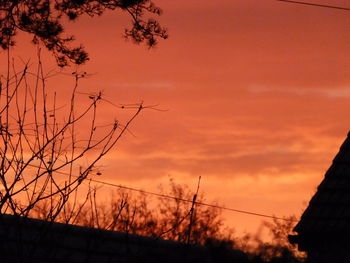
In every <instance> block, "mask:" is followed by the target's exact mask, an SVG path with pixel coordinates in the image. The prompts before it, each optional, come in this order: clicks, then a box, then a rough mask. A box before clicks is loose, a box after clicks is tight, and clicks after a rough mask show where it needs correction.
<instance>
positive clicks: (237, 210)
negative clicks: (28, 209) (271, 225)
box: [29, 165, 298, 222]
mask: <svg viewBox="0 0 350 263" xmlns="http://www.w3.org/2000/svg"><path fill="white" fill-rule="evenodd" d="M29 166H32V167H36V166H35V165H29ZM55 172H56V173H58V174H62V175H71V174H69V173H66V172H61V171H55ZM72 176H74V177H77V178H78V177H79V176H76V175H72ZM86 179H87V180H89V181H91V182H95V183H99V184H103V185H108V186H111V187H117V188H120V189H125V190H130V191H134V192H139V193H143V194H148V195H153V196H157V197H160V198H167V199H172V200H178V201H181V202H184V203H192V204H197V205H201V206H207V207H212V208H217V209H222V210H226V211H231V212H235V213H240V214H246V215H251V216H259V217H265V218H270V219H278V220H283V221H291V219H287V218H283V217H278V216H273V215H267V214H262V213H258V212H252V211H248V210H241V209H236V208H229V207H224V206H219V205H213V204H208V203H204V202H197V201H195V200H189V199H184V198H179V197H175V196H171V195H166V194H161V193H156V192H151V191H146V190H142V189H137V188H134V187H130V186H124V185H120V184H114V183H109V182H104V181H101V180H96V179H92V178H86ZM292 221H293V222H298V221H297V220H292Z"/></svg>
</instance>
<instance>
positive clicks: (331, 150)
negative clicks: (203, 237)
mask: <svg viewBox="0 0 350 263" xmlns="http://www.w3.org/2000/svg"><path fill="white" fill-rule="evenodd" d="M309 2H312V1H309ZM313 2H317V1H313ZM317 3H322V4H332V5H342V6H346V1H345V0H343V1H342V0H339V1H325V0H319V1H318V2H317ZM158 4H159V5H160V6H161V7H162V8H163V9H164V11H165V12H164V15H163V16H162V17H161V18H160V20H161V21H162V23H163V24H164V25H166V26H167V27H168V28H169V34H170V38H169V39H168V40H166V41H161V42H160V44H159V46H158V47H157V48H155V49H153V50H148V49H147V48H145V47H143V46H136V45H133V44H131V43H130V42H125V41H124V40H123V39H122V37H121V35H122V32H123V27H124V26H126V25H128V20H129V18H128V17H127V16H126V15H119V14H112V13H111V14H108V15H105V16H103V17H101V18H95V19H88V18H83V19H80V20H79V21H78V22H76V23H74V24H69V26H68V27H67V31H68V32H71V33H73V34H75V35H76V37H77V43H83V44H84V46H85V47H86V49H87V51H88V52H89V54H90V57H91V61H90V62H89V63H88V64H87V65H86V66H83V67H81V68H80V70H83V71H87V72H88V73H93V76H91V77H89V78H88V79H86V80H83V81H82V84H81V89H82V90H84V91H86V92H93V91H95V92H96V91H98V90H103V92H104V94H105V96H106V98H108V100H110V101H113V102H115V103H134V102H140V101H141V100H143V101H145V104H159V105H160V106H159V107H160V108H163V109H168V111H166V112H159V111H145V112H144V113H143V114H142V115H141V117H140V118H139V119H138V120H137V121H136V122H135V123H134V124H133V126H132V132H133V133H134V135H135V137H133V136H130V135H128V136H126V137H125V138H124V139H123V140H122V142H121V143H120V144H119V146H118V148H117V149H116V150H115V151H114V152H113V153H112V154H111V155H109V157H108V158H106V159H105V160H104V161H103V162H102V165H103V169H104V175H103V176H102V177H101V179H102V180H105V181H109V182H114V183H118V184H125V185H129V186H134V187H141V188H144V189H148V190H155V189H156V187H157V185H158V184H159V183H166V182H167V181H168V178H169V176H171V177H173V178H174V179H175V181H176V182H179V183H181V182H186V183H187V184H189V185H190V187H193V188H195V185H196V183H197V178H198V176H199V175H201V176H202V183H201V190H202V191H204V192H205V193H206V196H207V199H208V200H217V201H218V202H219V203H220V204H223V205H225V206H227V207H232V208H236V209H242V210H251V211H254V212H258V213H266V214H275V215H277V216H287V215H291V214H296V215H300V213H301V211H302V209H303V208H305V206H306V203H307V202H308V201H309V199H310V197H311V196H312V194H313V193H314V191H315V188H316V186H317V185H318V184H319V183H320V180H322V177H323V174H324V172H325V171H326V169H327V168H328V167H329V166H330V164H331V161H332V158H333V157H334V155H335V154H336V153H337V151H338V148H339V146H340V144H341V142H342V141H343V140H344V139H345V136H346V134H347V131H348V130H349V127H350V120H349V115H350V114H349V112H350V60H349V58H350V55H349V50H350V47H349V38H350V34H349V25H350V16H349V14H350V12H347V11H339V10H331V9H323V8H318V7H310V6H303V5H293V4H288V3H282V2H278V1H274V0H260V1H256V0H255V1H254V0H235V1H232V0H220V1H208V0H201V1H198V0H186V1H185V0H176V1H170V0H163V1H158ZM347 5H348V6H347V7H350V6H349V4H347ZM23 39H25V37H23ZM31 49H34V47H33V46H31V45H30V44H29V43H28V42H25V43H24V42H20V43H19V45H18V47H17V48H16V49H15V52H17V53H15V54H16V55H17V56H21V57H22V58H24V59H27V58H29V56H30V55H28V54H27V52H28V50H31ZM47 63H50V59H49V58H48V62H47ZM69 70H70V69H68V71H69ZM62 78H64V77H62ZM62 83H64V80H62ZM52 85H57V81H53V82H52ZM106 113H107V112H106ZM108 114H110V117H111V118H112V119H113V118H114V117H115V114H113V113H111V112H108ZM108 114H107V115H106V118H107V117H108V116H109V115H108ZM116 117H118V116H116ZM224 216H225V218H226V219H227V223H228V224H229V225H230V226H234V227H235V228H236V229H237V231H238V232H239V233H241V232H243V231H248V232H254V231H255V230H256V229H257V227H258V225H259V224H260V221H261V218H256V217H252V216H247V215H239V214H234V213H224Z"/></svg>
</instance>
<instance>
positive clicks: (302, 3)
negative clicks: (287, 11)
mask: <svg viewBox="0 0 350 263" xmlns="http://www.w3.org/2000/svg"><path fill="white" fill-rule="evenodd" d="M276 1H280V2H287V3H292V4H301V5H310V6H318V7H325V8H331V9H338V10H346V11H350V8H347V7H341V6H332V5H323V4H316V3H309V2H300V1H292V0H276Z"/></svg>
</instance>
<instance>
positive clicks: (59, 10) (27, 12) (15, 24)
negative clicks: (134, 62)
mask: <svg viewBox="0 0 350 263" xmlns="http://www.w3.org/2000/svg"><path fill="white" fill-rule="evenodd" d="M108 10H112V11H116V10H121V11H125V12H126V13H128V14H129V15H130V16H131V18H132V27H131V28H130V29H126V30H125V37H126V38H131V39H132V40H133V41H134V42H135V43H141V42H145V43H146V44H147V45H148V46H149V47H152V46H154V45H155V44H156V43H157V38H163V39H165V38H167V31H166V29H165V28H163V27H162V26H161V25H160V24H159V22H158V21H157V20H155V19H154V18H152V17H149V15H157V16H158V15H160V14H161V13H162V10H161V9H160V8H159V7H157V6H156V5H155V4H154V3H153V2H152V1H151V0H79V1H68V0H55V1H50V0H29V1H27V0H16V1H7V0H0V46H1V48H2V49H8V48H9V47H10V46H13V45H14V44H15V37H16V33H17V31H23V32H26V33H29V34H31V35H32V36H33V39H32V42H33V43H34V44H38V43H39V42H40V43H42V44H43V45H44V46H45V47H46V48H47V49H48V50H50V51H51V52H52V53H53V54H54V56H55V58H56V60H57V63H58V65H59V66H66V65H67V64H68V63H69V61H70V62H72V63H75V64H83V63H84V62H86V61H87V60H88V59H89V57H88V54H87V52H86V51H85V50H84V48H83V46H81V45H80V46H78V47H72V46H70V43H71V42H72V41H73V40H74V36H71V35H66V34H65V31H64V26H63V22H64V21H65V20H67V19H68V20H70V21H74V20H76V19H78V18H79V17H81V16H82V15H88V16H90V17H93V16H101V15H102V14H103V13H105V12H106V11H108Z"/></svg>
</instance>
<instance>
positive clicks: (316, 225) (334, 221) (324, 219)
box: [294, 133, 350, 243]
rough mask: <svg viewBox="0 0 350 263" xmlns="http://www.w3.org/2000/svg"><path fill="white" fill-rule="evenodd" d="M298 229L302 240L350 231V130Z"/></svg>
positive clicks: (343, 233) (302, 217)
mask: <svg viewBox="0 0 350 263" xmlns="http://www.w3.org/2000/svg"><path fill="white" fill-rule="evenodd" d="M294 231H296V232H297V233H298V234H299V236H300V238H301V239H303V238H304V239H305V238H308V239H310V238H311V239H314V238H317V237H320V236H323V237H327V236H334V235H337V236H339V235H342V236H344V235H345V234H348V233H350V133H348V136H347V138H346V140H345V141H344V142H343V144H342V146H341V147H340V150H339V152H338V154H337V155H336V156H335V158H334V160H333V163H332V165H331V167H330V168H329V169H328V171H327V172H326V174H325V177H324V179H323V181H322V182H321V184H320V185H319V186H318V188H317V192H316V193H315V195H314V196H313V197H312V199H311V200H310V202H309V206H308V207H307V208H306V210H305V211H304V213H303V215H302V216H301V219H300V221H299V223H298V224H297V225H296V227H295V228H294ZM312 237H314V238H312ZM334 241H335V240H332V242H334ZM297 243H300V242H297Z"/></svg>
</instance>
